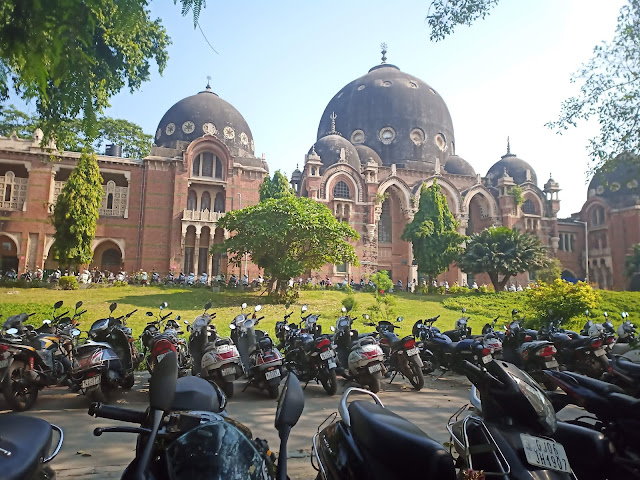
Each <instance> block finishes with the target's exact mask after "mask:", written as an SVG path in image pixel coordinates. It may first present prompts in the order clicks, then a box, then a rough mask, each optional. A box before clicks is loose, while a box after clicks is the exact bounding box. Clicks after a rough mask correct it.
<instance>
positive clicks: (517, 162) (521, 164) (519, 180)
mask: <svg viewBox="0 0 640 480" xmlns="http://www.w3.org/2000/svg"><path fill="white" fill-rule="evenodd" d="M505 170H506V172H507V174H509V176H510V177H511V178H513V181H514V182H515V183H516V184H517V185H522V184H523V183H525V182H528V181H530V182H532V183H533V184H534V185H538V178H537V177H536V172H535V170H534V169H533V167H532V166H531V165H529V164H528V163H527V162H525V161H524V160H522V159H521V158H518V157H516V156H515V155H514V154H513V153H510V152H507V154H506V155H503V156H502V158H501V159H500V160H498V161H497V162H496V163H494V164H493V166H492V167H491V168H490V169H489V171H488V172H487V179H488V180H489V183H490V184H491V185H492V186H494V187H495V186H496V185H497V184H498V179H499V178H501V177H502V176H504V173H505Z"/></svg>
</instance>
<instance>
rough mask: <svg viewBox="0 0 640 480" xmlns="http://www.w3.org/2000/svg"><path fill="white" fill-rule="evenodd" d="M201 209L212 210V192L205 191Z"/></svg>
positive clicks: (201, 200)
mask: <svg viewBox="0 0 640 480" xmlns="http://www.w3.org/2000/svg"><path fill="white" fill-rule="evenodd" d="M200 210H211V194H210V193H209V192H204V193H203V194H202V198H201V199H200Z"/></svg>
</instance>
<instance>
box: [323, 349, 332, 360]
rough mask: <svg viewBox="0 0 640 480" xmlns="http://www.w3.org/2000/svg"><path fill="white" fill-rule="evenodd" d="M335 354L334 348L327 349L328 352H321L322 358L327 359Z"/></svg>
mask: <svg viewBox="0 0 640 480" xmlns="http://www.w3.org/2000/svg"><path fill="white" fill-rule="evenodd" d="M334 355H335V354H334V353H333V350H327V351H326V352H320V360H326V359H327V358H331V357H333V356H334Z"/></svg>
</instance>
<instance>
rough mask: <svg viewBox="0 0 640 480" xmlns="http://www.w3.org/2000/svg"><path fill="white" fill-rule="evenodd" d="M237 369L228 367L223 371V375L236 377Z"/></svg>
mask: <svg viewBox="0 0 640 480" xmlns="http://www.w3.org/2000/svg"><path fill="white" fill-rule="evenodd" d="M235 373H236V367H227V368H223V369H222V375H223V376H224V377H226V376H227V375H235Z"/></svg>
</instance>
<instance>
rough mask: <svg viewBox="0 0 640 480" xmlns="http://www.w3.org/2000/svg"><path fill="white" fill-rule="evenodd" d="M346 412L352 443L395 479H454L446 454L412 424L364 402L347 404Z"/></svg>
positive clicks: (449, 460) (451, 462) (373, 404)
mask: <svg viewBox="0 0 640 480" xmlns="http://www.w3.org/2000/svg"><path fill="white" fill-rule="evenodd" d="M348 410H349V415H350V416H351V426H352V429H353V436H354V438H355V441H356V443H357V444H359V445H360V446H361V448H362V449H363V450H365V451H366V452H367V453H368V454H369V455H368V456H370V457H371V458H373V459H375V460H377V461H378V462H380V463H382V464H383V465H384V467H387V468H388V469H389V470H390V471H392V472H394V473H395V474H396V478H399V477H404V476H412V477H415V478H438V479H453V478H455V471H454V468H453V459H452V457H451V455H450V454H449V452H447V451H446V450H445V448H444V447H443V446H442V445H441V444H440V443H438V442H436V441H435V440H433V439H432V438H431V437H429V436H428V435H427V434H426V433H424V432H423V431H422V430H420V429H419V428H418V427H417V426H415V425H414V424H413V423H411V422H409V421H408V420H405V419H404V418H402V417H400V416H399V415H396V414H395V413H393V412H391V411H390V410H388V409H386V408H384V407H382V406H380V405H378V404H375V403H371V402H367V401H358V400H356V401H354V402H351V403H350V404H349V408H348ZM381 439H384V441H380V440H381ZM416 459H420V461H416Z"/></svg>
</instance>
